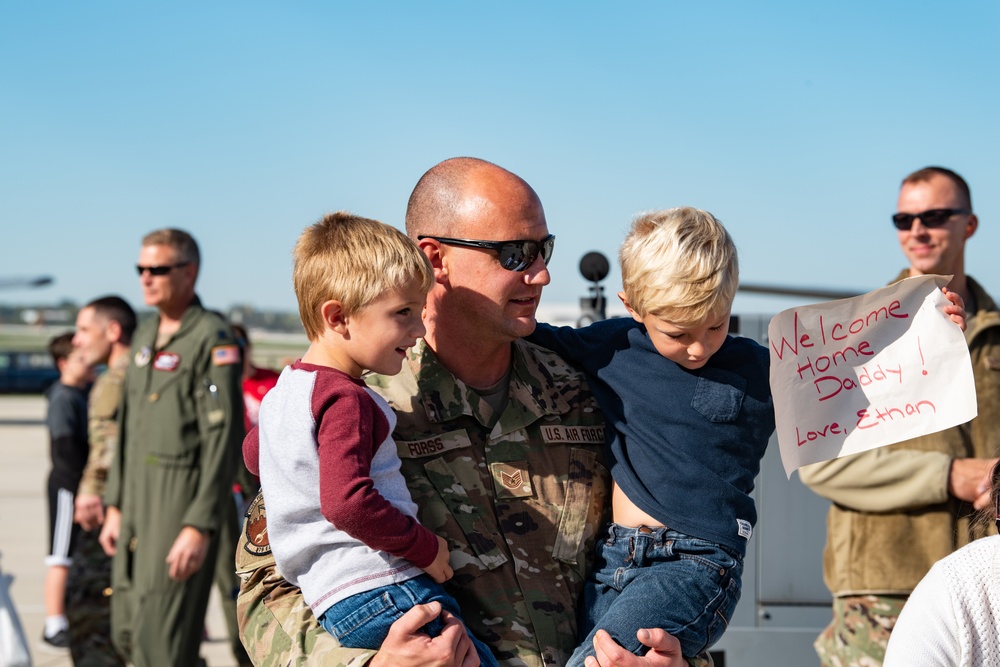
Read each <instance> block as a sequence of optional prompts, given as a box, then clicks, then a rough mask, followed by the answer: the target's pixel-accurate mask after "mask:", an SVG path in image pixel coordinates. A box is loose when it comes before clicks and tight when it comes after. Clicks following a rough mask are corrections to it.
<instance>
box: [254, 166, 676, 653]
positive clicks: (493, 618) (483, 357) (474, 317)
mask: <svg viewBox="0 0 1000 667" xmlns="http://www.w3.org/2000/svg"><path fill="white" fill-rule="evenodd" d="M406 221H407V224H406V226H407V233H408V234H409V236H410V238H412V239H414V240H415V241H417V242H418V243H419V244H420V246H421V248H422V249H423V250H424V252H425V254H427V256H428V258H429V259H430V260H431V264H432V265H433V267H434V271H435V277H436V281H437V284H436V285H435V287H434V289H432V291H431V293H430V295H429V296H428V301H427V308H426V311H425V322H426V323H427V335H426V338H425V340H424V341H422V342H420V343H419V344H418V345H417V346H415V347H414V348H412V349H411V350H410V352H409V353H408V356H407V360H406V362H405V363H404V364H403V369H402V371H401V372H400V373H399V375H396V376H393V377H385V376H377V375H375V376H369V377H367V378H366V380H367V382H368V383H369V386H371V387H372V388H373V389H374V390H375V391H377V392H378V393H379V394H380V395H382V396H383V397H384V398H385V399H386V400H387V402H388V403H389V404H390V405H391V406H392V407H393V409H394V410H395V412H396V415H397V418H398V423H397V426H396V430H395V431H394V433H393V437H394V439H395V440H396V444H397V449H398V452H399V456H400V459H401V460H402V473H403V475H404V477H405V478H406V480H407V484H408V486H409V489H410V492H411V494H412V496H413V499H414V501H415V502H416V504H417V506H418V507H419V519H420V522H421V523H422V524H423V525H425V526H427V527H428V528H430V529H431V530H433V531H434V532H436V533H437V534H439V535H441V536H442V537H444V538H446V539H447V540H448V544H449V547H450V548H451V565H452V567H453V568H454V570H455V576H454V577H453V578H452V579H451V580H450V581H448V582H446V583H445V588H446V589H447V590H448V592H449V593H450V594H451V595H453V596H454V597H455V598H456V599H457V600H458V602H459V604H460V606H461V608H462V617H463V620H464V621H465V623H466V624H467V625H468V627H469V629H470V630H471V631H472V632H473V633H474V634H475V635H476V636H477V637H479V638H480V639H481V640H483V641H484V642H485V643H486V644H487V645H488V646H489V647H490V648H491V650H492V651H493V653H494V655H495V656H496V657H497V659H498V661H499V662H500V664H501V665H506V666H509V667H513V666H514V665H519V666H527V667H553V666H561V665H563V664H564V663H565V661H566V660H567V659H568V657H569V655H570V654H571V653H572V651H573V649H574V648H575V647H576V645H577V633H576V606H577V603H578V601H579V598H580V592H581V589H582V584H583V581H584V578H585V576H586V574H587V572H588V571H589V569H590V566H591V559H592V554H593V546H594V541H595V538H596V536H597V533H598V530H599V528H600V526H601V525H602V523H603V522H604V521H605V520H606V518H607V516H606V514H607V509H608V499H609V490H610V477H609V475H608V471H607V469H606V468H605V467H604V464H603V454H602V448H603V442H604V427H603V417H602V416H601V414H600V412H599V411H598V408H597V405H596V403H595V401H594V400H593V398H592V396H591V393H590V389H589V387H588V386H587V384H586V381H585V380H584V378H583V376H582V374H581V373H580V372H579V371H577V370H576V369H574V368H572V367H571V366H569V365H568V364H566V363H565V362H564V361H563V360H562V359H560V358H559V357H558V356H556V355H555V354H553V353H552V352H550V351H548V350H543V349H541V348H538V347H535V346H533V345H530V344H528V343H525V342H524V341H522V340H520V338H521V337H522V336H525V335H527V334H529V333H530V332H531V331H533V330H534V327H535V318H534V316H535V309H536V307H537V305H538V300H539V297H540V295H541V290H542V287H543V286H544V285H546V284H548V282H549V280H550V276H549V274H548V271H547V269H546V266H545V260H547V257H545V256H542V255H538V251H539V249H540V248H541V246H542V242H543V241H544V240H546V239H548V238H549V234H548V229H547V226H546V223H545V217H544V212H543V211H542V207H541V202H540V201H539V200H538V197H537V195H536V194H535V192H534V190H532V189H531V188H530V186H528V184H527V183H525V182H524V181H523V180H521V179H520V178H518V177H517V176H515V175H514V174H511V173H510V172H508V171H505V170H503V169H501V168H500V167H497V166H496V165H492V164H490V163H487V162H483V161H481V160H474V159H470V158H457V159H453V160H447V161H445V162H443V163H441V164H439V165H437V166H435V167H434V168H432V169H431V170H430V171H429V172H428V173H427V174H425V175H424V177H423V178H422V179H421V181H420V182H419V183H418V184H417V187H416V188H415V190H414V192H413V195H412V196H411V198H410V203H409V207H408V209H407V216H406ZM432 235H433V236H432ZM457 237H461V238H457ZM484 238H485V239H491V240H498V241H505V240H509V239H518V240H519V241H516V242H515V244H516V245H514V246H511V247H507V248H495V249H490V248H481V247H468V245H467V244H465V241H467V240H469V239H473V240H475V239H484ZM521 240H527V241H529V242H532V243H529V244H527V245H522V244H521ZM455 241H459V243H455ZM524 251H527V252H526V253H525V252H524ZM525 254H526V256H525ZM532 255H534V256H532ZM518 260H522V261H518ZM504 261H506V262H507V265H508V267H512V268H507V269H505V268H504V267H503V266H502V265H501V262H504ZM265 400H267V399H266V398H265ZM236 561H237V571H238V572H239V573H240V574H241V576H242V577H243V579H244V583H243V586H242V589H241V594H240V598H239V600H238V605H239V619H240V624H241V629H242V634H243V640H244V644H245V645H246V647H247V650H248V653H249V654H250V656H251V659H252V660H253V661H254V664H255V665H258V667H265V666H266V667H277V666H278V665H306V664H308V665H324V666H331V667H335V666H345V667H357V666H361V665H370V666H371V667H378V666H386V665H393V666H397V665H407V664H413V665H421V666H422V667H425V666H432V665H442V666H443V665H452V664H462V662H461V656H463V655H465V651H467V650H468V647H464V646H463V645H462V641H463V640H462V638H463V637H464V634H465V633H464V632H462V631H461V627H460V626H458V628H457V629H456V628H455V626H454V623H455V622H454V621H450V623H451V625H449V626H448V627H446V631H445V632H444V633H442V635H441V636H440V637H436V638H433V639H431V638H429V637H427V636H426V635H423V634H422V633H420V628H421V627H422V626H423V625H424V624H425V623H426V622H427V621H428V620H430V619H431V618H433V616H434V615H435V612H436V609H434V608H428V607H427V606H426V605H425V606H422V607H415V608H414V609H413V610H411V611H410V612H409V613H407V614H406V615H405V616H404V617H403V618H402V619H400V620H399V621H397V623H396V624H394V625H393V628H392V630H391V631H390V634H389V636H388V637H387V638H386V641H385V642H384V643H383V644H382V647H381V648H380V650H378V651H375V650H366V649H347V648H343V647H340V646H338V645H337V644H336V641H335V640H334V638H333V637H332V636H330V635H329V634H327V633H326V632H325V631H324V630H322V629H321V628H320V627H319V625H318V624H317V622H316V620H315V618H314V617H313V615H312V613H311V611H310V610H309V608H308V607H307V606H306V605H305V603H304V602H303V600H302V596H301V594H300V593H299V591H298V589H296V588H295V587H293V586H291V585H290V584H288V583H287V582H285V581H284V580H283V579H282V578H281V576H280V575H279V574H278V573H277V572H276V571H275V568H274V560H273V557H271V555H270V549H269V546H268V540H267V526H266V510H265V508H264V505H263V502H262V501H261V499H260V497H258V499H257V501H255V503H254V504H253V505H252V506H251V508H250V510H249V511H248V513H247V519H246V522H245V530H244V536H243V539H242V541H241V545H240V547H239V548H238V549H237V555H236ZM608 640H609V641H610V638H608ZM671 640H673V638H670V637H665V638H664V637H663V636H662V634H656V633H654V638H652V639H651V641H652V642H653V643H654V644H656V645H657V646H658V647H661V648H663V653H651V654H649V655H647V656H645V657H642V658H640V657H638V656H634V655H632V654H627V655H621V654H620V653H623V651H619V652H616V651H615V650H614V647H612V648H611V649H610V651H611V655H609V654H606V653H600V654H599V655H600V656H601V657H602V665H603V666H604V667H607V666H609V665H612V664H614V665H621V666H623V667H629V666H632V665H636V666H638V665H648V666H650V667H652V666H654V665H655V666H667V665H669V666H671V667H673V666H674V665H677V664H682V663H683V661H681V659H680V658H679V657H678V656H677V655H676V654H675V653H674V654H671V653H670V649H672V648H673V649H674V650H675V646H674V645H673V644H671ZM612 645H613V641H612ZM614 646H616V645H614ZM618 648H619V649H620V647H618ZM456 654H457V655H458V656H459V658H458V662H457V663H456V661H455V658H454V657H453V656H455V655H456Z"/></svg>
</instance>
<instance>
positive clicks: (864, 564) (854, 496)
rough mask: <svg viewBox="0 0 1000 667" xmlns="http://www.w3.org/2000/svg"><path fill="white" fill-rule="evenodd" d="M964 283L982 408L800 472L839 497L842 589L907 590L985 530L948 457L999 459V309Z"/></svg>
mask: <svg viewBox="0 0 1000 667" xmlns="http://www.w3.org/2000/svg"><path fill="white" fill-rule="evenodd" d="M906 275H907V273H906V272H905V271H904V273H903V274H902V275H900V276H899V277H898V278H897V280H901V279H902V278H905V277H906ZM968 280H969V289H970V291H971V292H972V294H973V298H974V299H975V304H976V313H975V314H974V315H973V316H971V317H969V318H968V321H967V327H966V331H965V339H966V342H967V343H968V345H969V353H970V355H971V358H972V373H973V377H974V379H975V383H976V396H977V403H978V408H979V415H978V416H977V417H976V418H975V419H973V420H972V421H970V422H967V423H965V424H960V425H958V426H954V427H952V428H950V429H947V430H944V431H941V432H938V433H931V434H929V435H925V436H921V437H919V438H914V439H912V440H907V441H904V442H900V443H896V444H894V445H889V446H886V447H879V448H878V449H873V450H871V451H868V452H863V453H861V454H856V455H854V456H848V457H844V458H840V459H834V460H832V461H825V462H823V463H816V464H813V465H810V466H804V467H803V468H801V469H800V470H799V475H800V476H801V479H802V481H803V482H804V483H805V484H807V485H808V486H809V487H810V488H812V489H813V490H814V491H815V492H816V493H818V494H819V495H821V496H824V497H826V498H829V499H830V500H832V501H833V505H832V506H831V508H830V511H829V514H828V516H827V543H826V550H825V552H824V554H823V570H824V572H823V575H824V580H825V581H826V585H827V587H828V588H829V589H830V591H831V592H832V593H833V594H834V595H836V596H844V595H865V594H875V595H909V594H910V592H912V591H913V588H914V587H915V586H916V585H917V582H918V581H920V579H921V578H922V577H923V576H924V575H925V574H926V573H927V571H928V570H930V567H931V565H933V564H934V563H935V562H937V561H938V560H940V559H941V558H944V557H945V556H947V555H948V554H950V553H951V552H953V551H955V550H956V549H958V548H959V547H961V546H964V545H965V544H968V543H969V542H970V541H972V540H973V539H977V538H979V537H983V536H984V535H985V534H986V529H985V526H984V525H982V524H979V523H977V522H976V521H975V520H974V518H973V517H974V514H973V509H972V505H971V504H969V503H964V502H960V501H959V500H958V499H956V498H953V497H951V496H949V495H948V472H949V467H950V465H951V460H952V459H953V458H966V457H981V458H990V457H994V456H996V455H997V446H998V440H997V434H1000V407H998V406H1000V312H998V310H997V306H996V304H995V303H994V302H993V299H991V298H990V296H989V294H987V293H986V291H985V290H984V289H983V288H982V287H981V286H980V285H979V283H977V282H975V281H974V280H972V278H969V279H968Z"/></svg>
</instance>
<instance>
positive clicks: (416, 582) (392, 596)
mask: <svg viewBox="0 0 1000 667" xmlns="http://www.w3.org/2000/svg"><path fill="white" fill-rule="evenodd" d="M434 601H437V602H440V603H441V607H442V609H447V610H448V611H450V612H451V613H452V614H454V615H455V616H456V617H458V618H461V617H462V614H461V611H460V610H459V608H458V602H456V601H455V598H453V597H451V596H450V595H448V593H446V592H445V590H444V588H442V587H441V585H440V584H438V583H437V582H435V581H434V580H433V579H431V578H430V576H429V575H426V574H422V575H420V576H419V577H416V578H414V579H409V580H408V581H403V582H401V583H398V584H390V585H388V586H382V587H381V588H373V589H372V590H370V591H365V592H364V593H358V594H357V595H352V596H351V597H349V598H345V599H343V600H341V601H340V602H337V603H336V604H334V605H333V606H332V607H330V608H329V609H327V610H326V611H324V612H323V613H322V614H320V616H319V619H318V620H319V624H320V625H322V626H323V629H324V630H326V631H327V632H329V633H330V634H331V635H333V636H334V637H336V638H337V640H338V641H339V642H340V644H341V645H342V646H346V647H347V648H371V649H377V648H378V647H380V646H381V645H382V642H383V641H385V637H386V635H387V634H389V626H390V625H392V624H393V623H394V622H395V621H397V620H399V618H400V617H401V616H402V615H403V614H405V613H406V612H407V611H408V610H409V609H411V608H412V607H413V606H415V605H418V604H426V603H428V602H434ZM443 629H444V623H442V622H441V618H440V617H439V618H435V619H434V620H433V621H431V622H430V623H428V624H427V625H425V626H424V627H423V630H424V632H426V633H427V634H428V635H430V636H431V637H437V636H438V635H439V634H441V631H442V630H443ZM465 631H466V632H468V633H469V638H470V639H471V640H472V644H473V645H474V646H475V647H476V652H477V653H478V654H479V663H480V664H481V665H483V667H498V665H497V660H496V658H494V657H493V654H492V653H491V652H490V649H489V648H488V647H487V646H486V644H484V643H482V642H481V641H479V640H478V639H476V638H475V637H474V636H473V634H472V633H471V632H469V629H468V628H466V629H465Z"/></svg>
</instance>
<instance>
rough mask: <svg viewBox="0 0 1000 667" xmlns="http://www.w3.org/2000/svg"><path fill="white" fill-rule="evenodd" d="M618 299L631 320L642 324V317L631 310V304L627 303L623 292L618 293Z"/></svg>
mask: <svg viewBox="0 0 1000 667" xmlns="http://www.w3.org/2000/svg"><path fill="white" fill-rule="evenodd" d="M618 298H619V299H621V300H622V304H624V306H625V310H627V311H628V314H629V315H631V316H632V319H633V320H635V321H636V322H642V317H640V316H639V313H637V312H635V309H633V308H632V304H630V303H629V302H628V297H627V296H625V292H618Z"/></svg>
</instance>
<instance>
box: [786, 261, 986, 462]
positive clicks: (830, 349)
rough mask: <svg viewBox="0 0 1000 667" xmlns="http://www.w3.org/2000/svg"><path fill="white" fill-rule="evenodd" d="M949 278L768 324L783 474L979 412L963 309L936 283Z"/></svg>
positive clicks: (913, 282) (800, 311)
mask: <svg viewBox="0 0 1000 667" xmlns="http://www.w3.org/2000/svg"><path fill="white" fill-rule="evenodd" d="M949 279H950V276H920V277H917V278H909V279H907V280H903V281H901V282H899V283H896V284H894V285H891V286H889V287H885V288H882V289H879V290H876V291H874V292H870V293H869V294H865V295H863V296H859V297H856V298H853V299H843V300H840V301H833V302H829V303H825V304H820V305H815V306H802V307H798V308H793V309H790V310H786V311H784V312H782V313H779V314H778V315H777V316H775V317H774V319H772V320H771V324H770V326H769V327H768V340H769V342H770V348H771V390H772V393H773V395H774V412H775V421H776V433H777V436H778V445H779V447H780V450H781V460H782V463H783V464H784V467H785V473H786V474H787V475H788V476H789V477H791V474H792V471H793V470H795V469H797V468H799V467H800V466H802V465H806V464H809V463H816V462H819V461H826V460H829V459H833V458H837V457H840V456H846V455H848V454H856V453H858V452H862V451H866V450H869V449H874V448H875V447H880V446H883V445H889V444H892V443H895V442H900V441H903V440H907V439H910V438H914V437H917V436H920V435H924V434H927V433H934V432H936V431H941V430H944V429H946V428H949V427H951V426H955V425H956V424H961V423H964V422H967V421H969V420H970V419H972V418H974V417H975V416H976V412H977V410H976V399H975V396H976V388H975V382H974V380H973V375H972V365H971V362H970V359H969V348H968V346H967V345H966V342H965V339H964V337H963V335H962V329H963V328H964V324H965V315H964V309H963V307H962V304H961V299H960V298H959V297H958V295H957V294H955V293H954V292H946V291H945V290H942V289H941V288H942V287H944V286H945V285H947V284H948V281H949ZM955 323H958V324H959V325H960V326H958V327H956V326H955Z"/></svg>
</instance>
